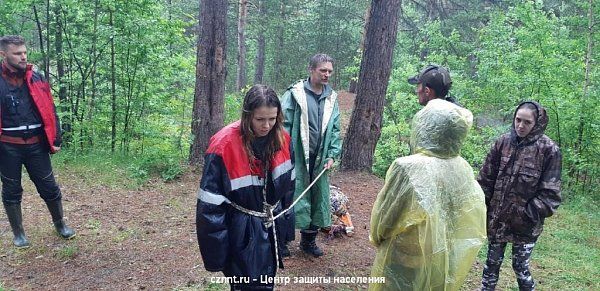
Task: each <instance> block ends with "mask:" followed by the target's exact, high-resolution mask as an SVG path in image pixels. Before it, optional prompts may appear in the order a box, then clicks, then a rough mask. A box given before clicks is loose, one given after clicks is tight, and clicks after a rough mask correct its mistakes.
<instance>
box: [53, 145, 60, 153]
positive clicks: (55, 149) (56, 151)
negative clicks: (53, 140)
mask: <svg viewBox="0 0 600 291" xmlns="http://www.w3.org/2000/svg"><path fill="white" fill-rule="evenodd" d="M59 151H60V147H55V146H52V153H54V154H55V153H58V152H59Z"/></svg>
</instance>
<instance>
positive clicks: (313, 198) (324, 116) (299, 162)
mask: <svg viewBox="0 0 600 291" xmlns="http://www.w3.org/2000/svg"><path fill="white" fill-rule="evenodd" d="M308 70H309V74H310V76H309V78H308V79H306V80H300V81H298V82H296V83H295V84H294V85H292V86H291V87H290V88H288V90H287V91H286V92H285V93H284V94H283V96H282V97H281V107H282V111H283V114H284V119H285V121H284V124H283V125H284V127H285V129H286V130H287V131H288V132H289V133H290V135H291V136H292V143H293V145H294V155H295V160H296V167H295V171H296V190H295V193H294V199H295V198H297V197H298V196H299V195H300V194H301V193H302V192H303V191H304V190H305V189H306V188H307V187H308V185H309V184H310V183H311V182H312V181H313V179H315V178H316V177H317V176H318V175H319V173H321V171H323V169H331V167H332V166H333V163H334V161H335V160H337V159H338V157H339V156H340V153H341V150H342V141H341V139H340V111H339V107H338V102H337V93H336V92H335V91H333V89H332V88H331V86H329V77H330V76H331V74H332V73H333V58H331V57H330V56H328V55H326V54H317V55H314V56H313V57H311V58H310V61H309V66H308ZM294 211H295V215H296V228H299V229H300V235H301V238H300V248H301V249H302V250H303V251H304V252H305V253H308V254H310V255H313V256H315V257H320V256H322V255H323V251H322V250H321V249H320V248H319V247H318V246H317V244H316V237H317V232H318V229H319V228H322V227H329V226H330V225H331V212H330V201H329V178H328V176H327V175H326V174H324V175H322V176H321V177H320V178H319V179H318V180H317V181H316V182H315V184H314V186H313V187H312V188H311V189H310V190H309V192H308V193H306V194H305V195H304V196H303V197H302V199H301V200H300V201H299V202H298V204H296V206H295V208H294Z"/></svg>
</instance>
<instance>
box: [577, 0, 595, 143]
mask: <svg viewBox="0 0 600 291" xmlns="http://www.w3.org/2000/svg"><path fill="white" fill-rule="evenodd" d="M593 2H594V1H593V0H589V3H588V5H589V6H590V7H589V10H588V44H587V53H586V55H585V82H584V84H583V98H581V110H580V112H579V126H578V127H577V141H576V144H575V150H576V151H577V153H581V145H582V144H583V137H584V132H585V117H586V111H587V106H586V101H587V99H588V95H589V90H590V81H591V80H590V70H591V60H592V52H593V51H594V3H593Z"/></svg>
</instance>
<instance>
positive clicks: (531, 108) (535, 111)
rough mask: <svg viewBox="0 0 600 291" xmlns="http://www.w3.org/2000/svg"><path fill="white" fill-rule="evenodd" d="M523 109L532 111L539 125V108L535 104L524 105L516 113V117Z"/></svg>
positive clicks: (526, 103) (527, 103)
mask: <svg viewBox="0 0 600 291" xmlns="http://www.w3.org/2000/svg"><path fill="white" fill-rule="evenodd" d="M521 109H527V110H531V112H533V117H534V121H535V122H536V123H537V120H538V117H539V116H540V113H539V112H538V110H539V109H538V108H537V106H535V104H533V103H531V102H524V103H522V104H521V105H520V106H519V107H518V108H517V110H516V111H515V116H516V115H517V111H519V110H521Z"/></svg>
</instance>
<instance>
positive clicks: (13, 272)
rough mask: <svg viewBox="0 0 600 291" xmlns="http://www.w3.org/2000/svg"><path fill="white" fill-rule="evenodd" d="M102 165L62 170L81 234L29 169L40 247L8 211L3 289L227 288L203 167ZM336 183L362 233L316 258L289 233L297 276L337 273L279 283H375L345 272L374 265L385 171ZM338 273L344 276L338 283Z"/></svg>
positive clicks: (289, 262) (362, 272)
mask: <svg viewBox="0 0 600 291" xmlns="http://www.w3.org/2000/svg"><path fill="white" fill-rule="evenodd" d="M353 99H354V96H353V95H351V94H347V93H342V94H340V107H341V111H342V123H343V127H344V128H346V127H347V124H348V120H349V117H350V112H351V108H352V106H353V103H354V102H353ZM101 175H102V174H101V173H89V172H82V171H77V170H74V169H71V170H70V169H69V166H68V165H67V166H66V167H64V168H61V170H60V171H57V173H56V176H57V179H58V181H59V182H60V184H61V188H62V191H63V193H64V194H63V196H64V208H65V214H66V221H67V222H68V224H69V225H70V226H72V227H73V228H75V229H76V230H77V237H75V238H74V239H72V240H69V241H65V240H62V239H60V238H59V237H58V236H57V235H56V234H55V233H54V230H53V227H52V224H51V223H50V216H49V214H48V211H47V209H46V208H45V205H44V203H43V201H42V200H41V199H40V198H39V197H38V196H37V194H35V189H34V187H33V186H32V184H31V183H30V182H29V181H28V179H27V177H26V176H25V177H24V179H23V180H24V187H25V192H24V193H25V195H24V197H23V216H24V226H25V230H26V232H27V235H28V237H29V240H30V242H31V248H29V249H26V250H16V249H15V248H13V246H12V233H11V231H10V227H9V224H8V221H7V219H6V216H5V215H4V214H3V215H0V290H3V289H5V290H12V289H17V290H89V289H95V290H98V289H107V290H126V289H136V290H138V289H139V290H156V289H160V290H165V289H166V290H206V289H208V290H228V286H227V285H226V284H219V283H216V282H214V281H213V280H214V279H215V277H218V276H221V274H220V273H209V272H207V271H205V270H204V267H203V264H202V260H201V257H200V252H199V250H198V242H197V239H196V233H195V207H196V191H197V188H198V181H199V179H200V174H199V173H195V172H192V171H188V172H187V173H186V174H185V175H184V176H183V177H181V178H180V179H178V180H176V181H174V182H168V183H167V182H163V181H162V180H160V179H153V180H151V181H149V182H148V183H146V184H144V185H142V186H141V187H126V186H123V185H121V186H118V185H110V184H106V183H104V182H102V181H103V180H102V179H101V177H100V176H101ZM332 183H333V184H335V185H337V186H339V187H341V189H342V191H343V192H344V193H345V194H346V195H347V196H348V197H349V199H350V203H349V212H350V214H351V216H352V220H353V222H354V226H355V233H354V235H353V236H352V237H348V236H342V237H341V238H329V237H328V236H327V235H326V234H324V233H320V234H319V237H318V244H319V245H320V246H321V247H322V248H323V249H324V252H325V255H324V256H323V257H321V258H312V257H308V256H306V255H304V254H303V253H302V252H301V251H300V250H299V249H298V244H299V234H298V233H297V234H296V241H294V242H292V243H290V250H291V253H292V256H291V257H290V258H286V259H285V261H284V264H285V269H283V270H280V271H279V272H278V276H279V277H282V278H290V280H294V279H298V280H304V279H307V280H311V279H312V280H315V279H314V278H330V280H331V282H330V283H327V282H317V283H315V284H308V283H297V284H288V285H284V284H277V287H278V289H279V290H363V289H366V288H367V284H356V283H351V282H344V281H345V280H349V278H350V277H367V276H369V274H370V267H371V265H372V262H373V258H374V255H375V249H374V248H373V247H372V246H371V245H370V244H369V241H368V232H369V219H370V214H371V208H372V206H373V202H374V200H375V197H376V196H377V193H378V191H379V190H380V189H381V187H382V185H383V180H382V179H380V178H378V177H376V176H373V175H371V174H365V173H357V172H356V173H355V172H350V173H347V172H344V173H341V172H334V173H333V175H332ZM507 265H509V264H507ZM481 270H482V266H481V263H479V262H476V263H475V265H474V267H473V270H472V272H471V274H470V275H469V278H468V279H467V282H466V283H465V286H464V287H463V289H465V290H474V289H476V288H477V286H478V284H479V281H478V277H479V274H480V273H481ZM507 274H509V275H508V278H510V276H511V275H510V273H507ZM335 278H337V279H338V280H339V282H337V283H334V279H335ZM505 278H507V276H505ZM507 281H512V280H510V279H507ZM499 289H502V288H499Z"/></svg>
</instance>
